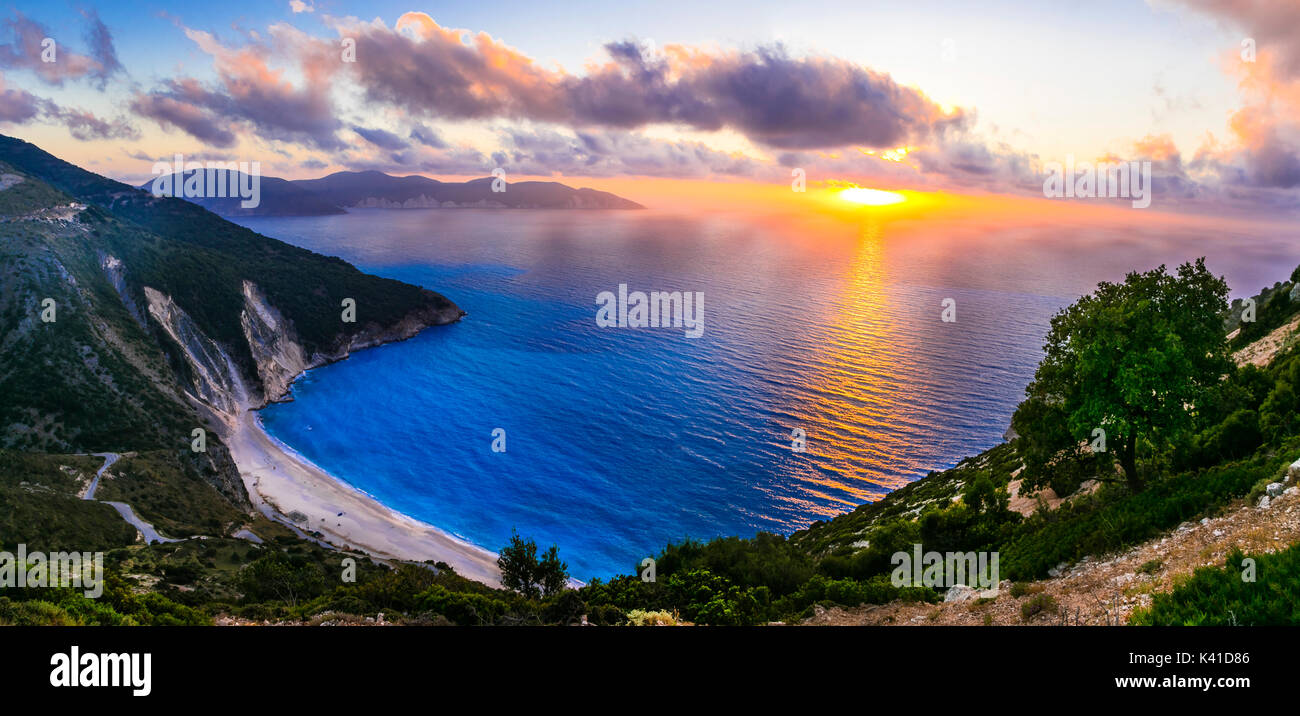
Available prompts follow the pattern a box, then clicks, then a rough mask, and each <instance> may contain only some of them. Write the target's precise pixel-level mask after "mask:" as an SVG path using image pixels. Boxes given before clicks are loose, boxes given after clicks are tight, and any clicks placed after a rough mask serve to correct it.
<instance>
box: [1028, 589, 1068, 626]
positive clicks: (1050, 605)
mask: <svg viewBox="0 0 1300 716" xmlns="http://www.w3.org/2000/svg"><path fill="white" fill-rule="evenodd" d="M1060 609H1061V607H1060V605H1058V604H1057V603H1056V598H1055V597H1053V596H1052V595H1050V594H1037V595H1035V596H1034V597H1033V598H1032V599H1030V600H1029V601H1027V602H1025V603H1024V604H1021V605H1020V618H1021V619H1023V620H1024V621H1029V620H1031V619H1033V618H1034V617H1036V616H1038V615H1039V614H1048V615H1051V614H1055V613H1057V612H1058V611H1060Z"/></svg>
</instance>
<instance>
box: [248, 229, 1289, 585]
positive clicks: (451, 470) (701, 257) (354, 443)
mask: <svg viewBox="0 0 1300 716" xmlns="http://www.w3.org/2000/svg"><path fill="white" fill-rule="evenodd" d="M240 222H241V223H243V224H244V225H246V226H249V227H251V228H254V229H255V230H257V231H260V232H262V233H264V234H267V235H269V236H274V237H276V238H280V239H283V240H286V241H289V242H291V243H294V244H297V245H300V246H304V247H307V248H310V249H312V250H315V251H319V252H321V253H325V254H331V255H337V256H341V257H343V258H344V259H347V260H348V261H350V262H353V263H354V264H356V265H358V266H359V267H361V268H362V269H363V270H366V271H370V272H373V273H377V274H381V275H384V276H390V277H393V278H397V279H401V280H403V281H408V282H411V283H417V284H420V285H424V286H427V287H430V288H432V289H435V290H437V291H439V292H441V293H443V294H445V295H447V296H448V297H449V298H451V299H452V300H454V301H455V302H456V303H458V304H459V305H460V306H461V307H462V308H463V309H465V310H466V311H467V312H468V315H467V316H466V318H465V319H464V320H463V321H461V322H460V323H458V324H455V325H452V326H447V327H439V328H433V329H430V330H427V331H425V332H423V333H422V334H420V335H419V336H417V337H415V338H413V339H411V340H409V341H405V342H402V343H396V344H390V345H387V346H384V347H382V348H379V349H375V350H366V351H362V352H360V353H358V354H356V355H355V356H353V357H352V358H350V359H349V360H346V361H343V362H340V363H337V364H334V365H330V366H326V367H323V368H319V369H316V370H313V371H310V372H309V373H308V375H307V376H306V377H304V378H303V379H302V380H300V381H299V382H298V383H297V384H296V385H295V387H294V398H295V400H294V401H293V402H290V403H282V404H277V405H274V406H271V407H269V408H267V409H266V410H264V411H263V413H262V417H263V421H264V424H265V426H266V428H267V430H268V431H269V432H270V433H271V434H272V435H274V436H275V437H277V438H278V439H280V440H282V441H283V442H285V443H287V444H288V445H290V446H291V447H293V448H294V449H295V450H297V451H298V452H300V453H302V454H303V455H304V456H306V457H307V458H308V459H310V460H312V461H313V462H315V463H316V464H317V465H320V466H321V467H323V468H325V469H326V470H328V471H330V472H331V473H332V474H334V475H336V476H338V477H339V478H341V479H343V480H345V481H347V482H348V483H350V484H352V485H353V486H355V487H357V488H359V489H361V490H363V491H365V492H367V493H369V494H371V495H373V496H374V497H376V498H378V499H379V500H381V501H382V502H384V503H385V504H387V505H389V506H391V507H393V508H395V509H397V510H399V511H401V512H403V513H405V514H408V515H410V516H412V517H415V518H417V519H420V520H423V521H425V522H428V523H431V524H434V525H437V526H439V527H441V528H443V529H445V530H447V531H449V532H452V533H454V534H456V535H458V536H460V537H462V538H464V539H466V540H468V541H470V542H473V543H475V544H478V545H481V546H484V547H487V548H489V549H494V550H495V549H497V548H499V547H501V546H502V545H503V544H505V542H506V541H507V540H508V538H509V536H510V533H511V530H512V528H513V529H518V531H519V532H520V533H521V534H523V535H525V536H531V537H533V538H535V539H536V540H537V541H538V543H539V544H541V545H543V546H545V545H549V544H552V543H555V544H558V545H559V547H560V554H561V556H562V557H563V558H564V559H565V560H566V561H567V562H568V564H569V566H570V571H571V573H572V574H573V576H574V577H576V578H579V579H584V580H585V579H589V578H591V577H609V576H611V575H613V574H616V573H633V572H634V570H635V566H634V565H636V564H637V563H638V562H639V561H640V560H641V559H642V558H644V557H646V556H649V555H650V554H652V553H653V552H655V551H657V550H658V549H660V548H662V547H663V546H664V544H665V543H666V542H668V541H672V540H678V539H681V538H683V537H688V536H689V537H694V538H698V539H707V538H711V537H714V536H719V535H742V536H749V535H752V534H754V533H755V532H756V531H760V530H761V531H770V532H778V533H790V532H792V531H794V530H796V529H799V528H802V527H805V526H807V525H808V524H809V523H811V522H813V521H814V520H818V519H825V518H828V517H831V516H833V515H835V514H838V513H841V512H844V511H847V510H849V509H851V508H853V507H854V506H856V505H859V504H861V503H863V502H867V501H870V500H873V499H876V498H878V497H879V496H881V495H883V494H885V493H887V492H888V491H889V490H891V489H894V488H897V487H899V486H901V485H903V484H905V483H906V482H908V481H910V480H913V479H916V478H918V477H921V476H924V475H925V474H926V473H927V472H929V471H930V470H938V469H943V468H945V467H949V466H951V465H953V464H955V463H956V462H957V461H958V460H959V459H960V458H962V457H965V456H968V455H972V454H975V453H977V452H979V451H981V450H983V449H985V448H988V447H990V446H992V445H994V444H996V443H998V442H999V441H1000V440H1001V436H1002V434H1003V432H1004V430H1005V429H1006V426H1007V424H1008V421H1009V418H1010V415H1011V412H1012V410H1013V409H1014V407H1015V405H1016V403H1017V402H1018V401H1019V399H1020V397H1021V396H1022V394H1023V388H1024V385H1025V384H1026V383H1027V382H1028V380H1029V379H1030V377H1031V376H1032V374H1033V369H1034V366H1035V364H1036V363H1037V360H1038V357H1039V346H1040V344H1041V339H1042V336H1043V334H1044V333H1045V331H1046V328H1047V324H1048V320H1049V318H1050V316H1051V315H1052V313H1053V312H1054V311H1055V310H1057V309H1058V308H1060V307H1061V306H1064V305H1066V304H1068V303H1069V302H1070V301H1072V300H1074V298H1076V297H1077V296H1078V295H1079V294H1081V293H1084V292H1086V291H1089V290H1091V287H1092V286H1093V285H1094V284H1095V282H1096V281H1098V280H1102V279H1106V280H1118V279H1120V278H1122V277H1123V273H1124V272H1125V271H1126V270H1129V269H1133V268H1149V267H1151V266H1152V265H1155V264H1158V263H1160V262H1170V263H1177V262H1180V261H1183V260H1187V259H1191V258H1194V257H1195V256H1198V255H1201V254H1207V253H1208V254H1210V256H1211V260H1210V264H1211V268H1212V269H1213V270H1215V271H1216V272H1219V273H1226V274H1227V275H1228V278H1229V281H1230V283H1231V284H1232V285H1233V286H1234V287H1237V286H1245V287H1250V288H1251V289H1252V291H1253V290H1254V289H1255V288H1257V287H1258V286H1261V285H1263V284H1265V283H1272V282H1273V281H1276V280H1279V279H1281V278H1284V277H1285V275H1286V274H1287V273H1288V272H1289V268H1287V267H1289V266H1294V265H1295V263H1296V262H1297V260H1298V259H1300V256H1297V252H1296V251H1295V249H1293V248H1290V247H1289V246H1287V244H1286V242H1285V241H1284V240H1283V239H1281V238H1279V239H1278V240H1276V241H1273V240H1271V239H1269V240H1265V239H1261V238H1260V237H1258V236H1255V237H1251V243H1250V246H1251V247H1252V248H1251V249H1250V250H1249V251H1247V250H1243V249H1242V246H1241V245H1240V244H1238V245H1235V246H1233V245H1229V244H1227V243H1225V242H1224V237H1223V236H1221V235H1219V234H1211V233H1209V232H1207V233H1206V234H1204V235H1199V234H1191V235H1179V236H1175V235H1166V234H1161V235H1159V236H1142V235H1135V234H1134V232H1131V231H1130V232H1125V231H1114V232H1107V231H1101V230H1086V231H1085V230H1079V231H1077V232H1075V233H1073V234H1069V235H1068V236H1067V235H1066V234H1065V233H1064V232H1063V231H1062V229H1061V228H1060V227H1057V226H1051V227H1032V226H1031V227H1020V228H1016V229H1006V228H1004V229H999V228H996V227H989V228H985V227H976V226H970V225H965V224H963V225H953V226H933V227H919V226H914V225H906V224H886V225H882V224H878V223H875V222H872V221H869V220H860V221H844V220H840V219H834V218H829V217H827V218H818V217H814V218H802V219H787V218H781V217H775V216H772V217H761V218H756V217H751V216H741V215H737V214H725V213H719V214H715V215H709V216H703V217H698V216H697V217H691V216H678V215H673V214H671V213H665V212H657V211H646V212H564V211H553V212H552V211H535V212H522V211H520V212H509V211H499V212H494V211H490V210H489V211H475V210H456V211H401V210H387V211H386V210H362V211H354V212H352V213H350V214H347V215H344V216H331V217H306V218H246V219H241V220H240ZM1274 273H1276V274H1277V275H1273V274H1274ZM619 284H626V285H627V286H628V287H629V290H633V291H635V290H643V291H691V292H702V293H703V295H704V297H705V304H704V305H705V311H704V326H705V328H704V333H703V335H702V336H701V337H699V338H688V337H686V335H685V333H684V330H683V329H680V328H658V329H656V328H636V329H634V328H600V327H598V326H597V325H596V321H595V315H596V296H597V295H598V294H599V293H600V292H602V291H615V292H616V291H617V290H618V286H619ZM947 298H952V299H953V300H954V301H955V307H956V321H955V322H944V321H942V320H941V312H942V310H943V305H942V303H943V301H944V299H947ZM358 309H359V311H360V312H361V313H362V314H364V310H365V307H364V306H359V307H358ZM498 428H501V429H504V431H505V451H504V452H494V451H493V449H492V448H493V431H494V430H496V429H498ZM796 428H799V429H801V430H803V431H804V433H805V434H806V436H807V437H806V440H807V442H806V450H805V451H803V452H797V451H795V450H793V449H792V431H793V430H794V429H796Z"/></svg>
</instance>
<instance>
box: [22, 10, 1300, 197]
mask: <svg viewBox="0 0 1300 716" xmlns="http://www.w3.org/2000/svg"><path fill="white" fill-rule="evenodd" d="M46 38H49V39H50V40H53V47H54V49H55V53H54V55H53V57H50V56H48V48H47V47H46V46H45V41H46ZM347 43H351V45H350V49H351V51H352V54H351V55H350V56H349V54H348V52H349V47H348V45H347ZM43 53H45V54H44V55H43ZM47 60H53V61H47ZM0 133H5V134H9V135H13V136H18V137H21V138H23V139H27V140H28V141H32V142H34V143H36V144H38V145H40V146H41V147H43V148H45V149H47V150H48V151H51V152H53V153H54V154H56V155H58V156H60V157H62V158H64V159H67V160H69V161H72V162H74V163H76V164H79V165H82V166H85V167H87V168H90V169H92V170H94V171H97V172H100V173H103V174H106V175H109V176H113V177H115V178H119V179H123V180H129V181H133V182H139V181H143V180H145V179H148V178H149V177H150V176H151V170H152V167H153V165H154V163H155V162H156V161H159V160H163V159H170V158H171V157H172V156H174V155H175V154H177V153H181V154H184V155H185V156H186V158H187V159H198V160H203V159H213V160H221V161H258V162H260V164H261V171H262V173H263V174H264V175H270V176H282V177H286V178H307V177H315V176H321V175H324V174H326V173H329V172H332V171H339V170H362V169H379V170H382V171H387V172H389V173H393V174H417V173H418V174H424V175H427V176H434V177H442V178H450V177H469V176H485V175H488V174H489V173H491V172H492V170H493V169H496V168H498V167H500V168H501V169H503V170H504V171H505V172H506V173H507V176H508V177H510V178H511V179H515V178H526V177H547V178H559V179H563V180H565V181H568V182H570V183H579V184H583V185H592V186H598V187H602V188H603V187H615V186H617V187H625V186H632V185H633V184H630V182H634V181H636V180H642V179H645V178H650V180H647V181H642V185H646V186H648V185H651V184H657V185H666V184H671V183H673V182H690V183H693V184H692V185H700V184H704V185H714V184H742V185H749V184H761V185H789V184H790V182H791V177H792V173H793V172H794V171H795V170H796V169H797V170H800V171H801V172H803V173H804V174H805V175H806V176H807V181H808V183H809V184H811V185H814V186H817V185H838V184H840V183H843V184H858V185H861V186H870V187H876V188H882V189H888V190H915V191H951V192H963V193H977V194H978V193H992V194H1015V195H1023V196H1033V195H1035V194H1037V195H1040V196H1041V194H1042V185H1043V177H1044V172H1045V166H1046V165H1048V164H1049V163H1050V162H1064V161H1066V160H1067V159H1073V160H1078V161H1149V162H1151V164H1152V168H1153V175H1154V177H1155V178H1154V189H1155V191H1154V194H1155V197H1156V202H1157V203H1158V204H1159V208H1165V209H1169V208H1177V209H1182V210H1188V211H1193V212H1206V213H1215V214H1219V213H1223V212H1237V213H1243V214H1269V215H1272V214H1277V215H1280V216H1285V215H1289V214H1290V213H1291V212H1294V211H1295V210H1296V209H1297V208H1298V207H1300V0H1269V1H1265V0H1147V1H1146V2H1143V1H1142V0H1087V1H1084V0H1080V1H1077V2H1075V1H1072V0H1061V1H1058V2H1051V3H1039V2H1012V1H1010V0H987V1H984V2H979V3H972V2H966V1H964V0H956V1H948V2H940V1H927V0H910V1H907V2H864V1H861V0H859V1H856V2H830V1H827V0H813V1H811V2H798V3H792V2H786V1H781V2H767V1H764V0H746V1H745V2H739V1H733V0H714V1H712V2H708V3H701V2H698V1H693V2H679V1H677V0H667V1H662V0H661V1H659V2H626V3H609V2H588V1H587V0H570V1H569V2H563V3H548V2H540V1H539V2H490V1H482V0H480V1H478V2H433V3H412V2H392V1H390V0H371V1H368V2H343V1H340V0H285V1H283V2H281V1H280V0H260V1H256V2H239V1H236V2H221V3H188V2H186V3H181V2H167V3H160V2H151V1H150V0H144V1H143V2H141V1H138V0H136V1H131V2H87V1H84V0H78V1H77V2H64V1H63V0H51V1H50V2H41V3H36V2H29V1H26V0H25V1H24V2H19V3H17V4H11V5H8V6H0Z"/></svg>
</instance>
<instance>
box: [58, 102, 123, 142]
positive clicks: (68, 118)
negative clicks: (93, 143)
mask: <svg viewBox="0 0 1300 716" xmlns="http://www.w3.org/2000/svg"><path fill="white" fill-rule="evenodd" d="M57 119H58V120H59V121H61V122H62V123H63V125H64V126H65V127H67V128H68V132H69V133H70V134H72V137H73V139H78V140H80V141H83V142H87V141H90V140H93V139H139V138H140V130H138V129H136V128H135V127H133V126H131V124H130V123H128V122H127V121H126V120H125V119H123V118H121V117H119V118H117V119H114V120H112V121H109V120H105V119H100V118H99V117H97V116H96V115H95V114H93V113H92V112H88V111H86V110H84V109H66V110H59V111H58V112H57Z"/></svg>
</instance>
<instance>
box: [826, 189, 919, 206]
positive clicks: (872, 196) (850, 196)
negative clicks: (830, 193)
mask: <svg viewBox="0 0 1300 716" xmlns="http://www.w3.org/2000/svg"><path fill="white" fill-rule="evenodd" d="M840 198H841V199H843V200H844V201H847V202H850V203H853V204H862V205H864V206H888V205H890V204H899V203H902V202H904V201H907V198H906V197H904V196H903V195H902V194H896V193H894V192H892V191H881V190H879V189H867V188H864V187H857V186H855V187H850V188H848V189H841V190H840Z"/></svg>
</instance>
